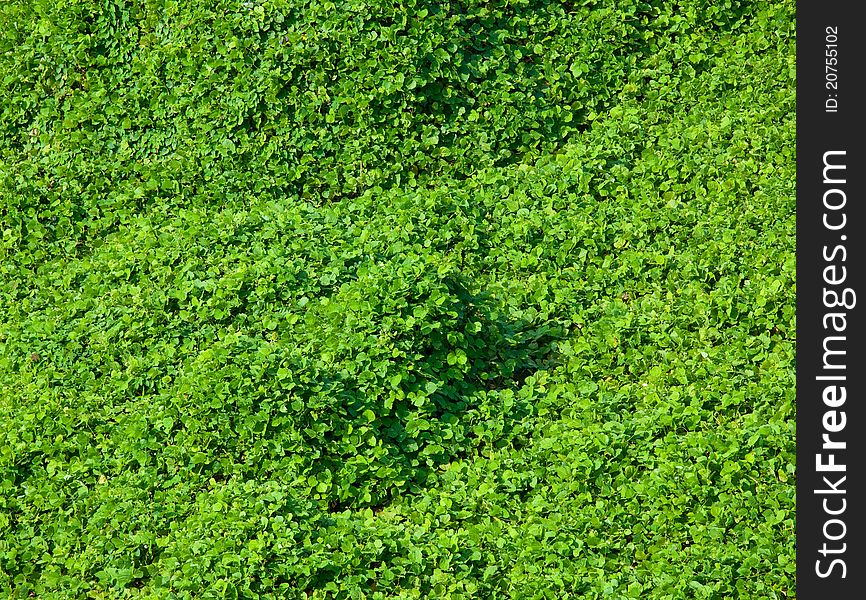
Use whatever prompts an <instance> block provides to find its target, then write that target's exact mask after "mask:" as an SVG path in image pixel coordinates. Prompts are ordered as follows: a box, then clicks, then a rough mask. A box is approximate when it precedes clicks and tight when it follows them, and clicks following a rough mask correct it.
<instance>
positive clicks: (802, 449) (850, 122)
mask: <svg viewBox="0 0 866 600" xmlns="http://www.w3.org/2000/svg"><path fill="white" fill-rule="evenodd" d="M862 8H863V4H862V3H860V2H854V1H849V2H833V1H829V2H817V1H814V0H813V1H810V2H806V1H800V2H798V3H797V597H798V598H799V599H800V600H812V599H824V598H833V599H839V600H845V599H855V598H864V597H866V531H864V519H863V514H864V512H866V493H864V491H866V461H864V447H866V410H864V406H866V385H864V383H866V381H864V380H866V361H864V359H863V358H864V353H863V349H864V346H866V336H864V327H863V323H864V318H863V313H864V308H866V306H861V304H863V303H866V286H864V285H863V282H864V276H863V274H864V267H866V262H864V251H863V246H864V238H866V220H864V211H863V208H862V207H863V203H864V202H866V195H864V192H866V187H864V181H866V170H864V166H866V161H864V158H866V157H864V151H863V150H864V142H863V135H864V128H863V111H864V110H866V95H864V92H863V89H864V86H863V85H862V79H863V77H864V74H866V68H864V67H866V44H864V40H866V31H864V30H863V25H864V22H863V20H862V19H860V18H859V15H860V14H861V13H862ZM858 9H861V10H858Z"/></svg>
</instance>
